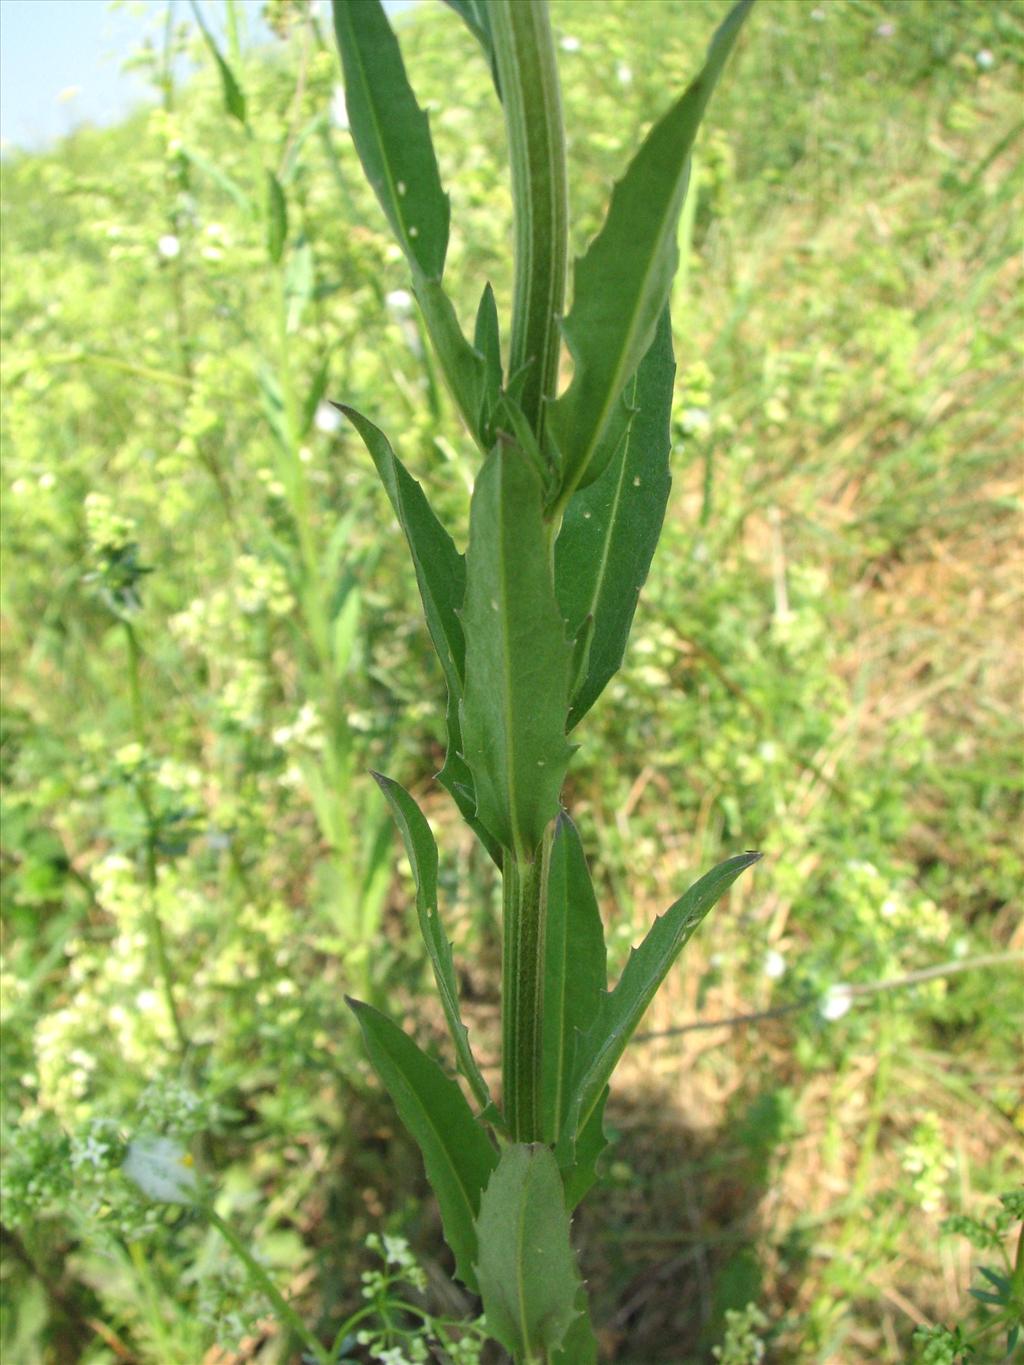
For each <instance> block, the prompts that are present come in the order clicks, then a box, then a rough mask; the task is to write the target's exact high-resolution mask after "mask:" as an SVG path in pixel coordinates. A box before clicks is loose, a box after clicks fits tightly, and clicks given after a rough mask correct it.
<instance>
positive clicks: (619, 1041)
mask: <svg viewBox="0 0 1024 1365" xmlns="http://www.w3.org/2000/svg"><path fill="white" fill-rule="evenodd" d="M760 857H761V855H760V853H740V854H737V856H736V857H734V858H727V859H726V861H725V862H724V863H719V864H718V866H717V867H715V868H713V869H712V870H711V871H710V872H708V873H706V874H705V875H704V876H703V877H701V879H700V880H699V881H697V882H695V883H694V884H693V886H691V887H690V889H689V891H687V892H686V893H685V894H684V895H682V896H680V898H679V900H677V901H676V902H675V904H674V905H672V906H670V908H669V909H668V910H666V911H665V913H664V914H663V915H659V917H658V918H657V919H656V920H655V921H654V923H653V924H652V925H651V928H650V930H649V931H648V934H647V937H646V938H645V939H644V941H643V942H642V943H641V944H640V946H639V948H634V949H633V951H632V952H631V953H630V955H629V960H628V961H627V963H626V967H625V970H624V971H623V973H622V976H621V977H620V978H619V981H618V984H617V985H616V987H615V989H614V990H613V991H612V992H611V993H610V994H606V995H604V996H602V998H601V1003H600V1006H599V1009H598V1013H597V1017H596V1019H595V1020H594V1023H593V1025H592V1026H591V1028H590V1029H589V1030H588V1032H587V1034H586V1035H585V1036H584V1037H583V1038H581V1039H580V1042H579V1045H578V1047H577V1049H576V1065H575V1067H574V1068H573V1080H572V1098H571V1103H570V1110H569V1116H568V1119H567V1121H566V1124H565V1128H564V1129H563V1140H562V1143H561V1151H560V1158H561V1159H562V1161H563V1165H564V1164H565V1158H566V1155H567V1153H568V1151H569V1150H570V1148H571V1144H572V1142H573V1139H574V1135H575V1134H576V1133H579V1132H580V1131H581V1130H582V1129H583V1128H584V1127H585V1125H586V1124H587V1122H588V1120H589V1119H590V1116H591V1114H592V1113H593V1111H594V1109H595V1108H596V1106H597V1105H598V1104H599V1103H600V1100H601V1096H602V1094H603V1093H604V1089H605V1086H606V1085H607V1084H608V1082H609V1081H610V1080H611V1077H612V1072H613V1071H614V1070H615V1067H616V1066H617V1065H618V1061H619V1058H620V1057H621V1056H622V1054H623V1052H624V1051H625V1048H626V1044H627V1043H628V1042H629V1040H630V1038H631V1037H632V1036H633V1033H634V1032H635V1030H636V1027H637V1025H638V1024H639V1022H640V1020H641V1019H642V1018H643V1016H644V1013H645V1012H646V1010H647V1006H648V1005H649V1004H650V1003H651V1001H652V1000H653V999H654V996H655V993H656V992H657V990H658V987H659V986H660V985H661V983H662V982H663V981H664V980H665V977H666V976H667V974H668V971H669V968H670V967H671V966H672V964H673V962H675V960H676V958H677V957H678V956H679V953H680V952H681V950H682V949H683V947H684V946H685V945H686V943H687V942H688V941H689V939H690V938H691V937H692V936H693V934H694V932H695V931H696V929H697V928H698V926H699V925H700V924H701V922H702V920H703V919H704V916H705V915H706V914H707V913H708V911H709V910H710V909H711V907H712V906H713V905H714V904H715V902H716V901H717V900H718V899H719V898H720V897H721V896H722V895H723V894H724V893H725V892H726V891H727V890H728V888H729V887H730V886H731V885H732V883H733V882H734V881H735V880H736V878H737V877H738V876H739V875H740V873H741V872H742V871H743V870H744V869H745V868H748V867H750V865H751V864H752V863H756V862H757V861H758V859H759V858H760Z"/></svg>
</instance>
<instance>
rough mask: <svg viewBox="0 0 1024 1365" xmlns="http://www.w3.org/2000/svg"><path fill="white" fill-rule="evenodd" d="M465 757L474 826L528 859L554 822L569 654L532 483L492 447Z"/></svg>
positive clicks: (478, 517) (485, 476)
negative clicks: (481, 826) (472, 796)
mask: <svg viewBox="0 0 1024 1365" xmlns="http://www.w3.org/2000/svg"><path fill="white" fill-rule="evenodd" d="M466 563H467V588H466V606H465V610H464V613H463V617H462V623H463V627H464V629H465V637H466V689H465V695H464V700H463V708H462V735H463V744H464V747H463V753H464V754H465V757H466V761H467V763H468V764H469V768H470V771H471V772H472V774H473V785H474V790H475V792H476V799H477V816H478V818H479V819H480V820H481V821H482V823H483V824H484V825H485V826H486V828H487V829H489V830H490V831H491V833H492V834H493V835H494V837H495V838H496V839H498V840H499V841H500V842H501V844H502V845H503V846H504V847H505V848H514V849H516V850H517V851H518V852H519V853H520V854H521V855H522V856H524V857H527V858H529V857H532V855H533V852H534V850H535V849H536V848H537V846H538V845H539V843H540V841H541V836H542V835H543V833H544V828H545V826H546V825H547V824H548V822H549V821H551V820H553V819H554V817H555V816H556V815H557V814H558V794H559V792H560V790H561V787H562V781H563V779H564V777H565V770H566V767H567V765H568V762H569V755H570V752H571V750H570V748H569V745H568V744H567V743H566V739H565V715H566V709H567V706H568V691H569V667H570V659H571V649H570V646H569V644H568V642H567V641H566V639H565V627H564V624H563V621H562V617H561V613H560V612H559V610H558V604H557V602H556V601H555V590H554V584H553V582H552V576H551V570H550V568H549V564H548V552H547V545H546V541H545V534H544V524H543V517H542V510H541V482H540V478H539V476H538V475H537V473H536V471H535V470H534V468H533V467H532V465H531V464H530V462H529V460H528V459H527V458H526V456H525V455H524V454H523V453H522V452H521V451H520V450H518V449H516V448H515V447H507V446H502V445H497V446H495V448H494V450H492V451H491V453H490V455H489V456H488V457H487V459H486V460H485V462H484V465H483V468H482V469H481V471H480V474H479V475H478V477H477V481H476V487H475V488H474V490H473V499H472V503H471V505H470V530H469V550H468V552H467V560H466Z"/></svg>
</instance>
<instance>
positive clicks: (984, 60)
mask: <svg viewBox="0 0 1024 1365" xmlns="http://www.w3.org/2000/svg"><path fill="white" fill-rule="evenodd" d="M974 60H975V61H976V62H977V63H978V65H979V66H980V67H981V69H982V71H991V70H992V68H993V67H994V66H995V64H996V59H995V53H993V52H990V51H989V50H988V48H987V47H983V48H982V49H981V51H980V52H979V53H978V54H977V56H976V57H975V58H974Z"/></svg>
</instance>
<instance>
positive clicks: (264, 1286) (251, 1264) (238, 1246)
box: [204, 1206, 332, 1365]
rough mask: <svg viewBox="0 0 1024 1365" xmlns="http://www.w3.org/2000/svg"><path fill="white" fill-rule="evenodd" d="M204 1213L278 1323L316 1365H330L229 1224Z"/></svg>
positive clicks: (327, 1354)
mask: <svg viewBox="0 0 1024 1365" xmlns="http://www.w3.org/2000/svg"><path fill="white" fill-rule="evenodd" d="M204 1212H205V1213H206V1216H207V1218H208V1219H209V1220H210V1224H211V1225H212V1226H213V1227H215V1228H216V1229H217V1231H218V1232H219V1233H220V1235H221V1236H222V1237H223V1238H224V1240H225V1242H227V1244H228V1246H229V1247H230V1248H231V1250H232V1251H233V1252H234V1253H235V1255H236V1256H237V1257H238V1259H239V1260H240V1261H241V1262H242V1264H243V1265H244V1266H245V1268H246V1269H247V1270H248V1272H249V1274H250V1275H251V1276H252V1278H253V1280H254V1281H255V1283H256V1284H257V1285H259V1287H260V1289H261V1290H262V1291H263V1293H264V1294H266V1296H267V1298H268V1299H269V1300H270V1302H271V1303H272V1304H273V1305H274V1309H275V1311H276V1312H277V1315H278V1317H279V1318H280V1319H281V1321H282V1322H286V1323H287V1324H288V1326H289V1327H290V1328H291V1329H292V1331H293V1332H294V1333H295V1335H296V1336H297V1337H298V1338H299V1340H300V1341H301V1342H302V1344H303V1345H304V1346H305V1347H306V1349H307V1350H308V1351H309V1352H310V1354H311V1355H312V1356H313V1357H314V1358H315V1359H316V1360H318V1361H319V1362H320V1365H331V1359H332V1357H331V1354H330V1352H329V1351H325V1350H324V1348H323V1346H321V1344H320V1342H319V1341H317V1339H316V1337H315V1336H314V1335H313V1333H312V1332H311V1331H310V1330H309V1328H308V1327H307V1326H306V1324H305V1323H304V1322H303V1321H302V1319H301V1318H300V1317H299V1315H298V1313H296V1311H295V1309H294V1308H293V1307H292V1306H291V1304H290V1303H289V1302H288V1300H287V1299H286V1298H285V1296H284V1295H283V1294H282V1293H281V1291H280V1289H278V1287H277V1285H276V1284H275V1283H274V1281H273V1280H272V1279H271V1278H270V1276H269V1275H268V1274H267V1272H266V1270H264V1268H263V1266H261V1265H260V1263H259V1261H257V1259H256V1257H255V1256H254V1255H253V1254H252V1252H251V1251H250V1250H249V1248H248V1247H247V1246H246V1245H245V1243H244V1242H243V1241H242V1239H241V1237H239V1235H238V1233H237V1232H236V1231H235V1230H234V1228H233V1227H232V1226H231V1224H230V1223H228V1222H225V1220H224V1219H223V1218H222V1217H221V1216H220V1214H219V1213H217V1211H216V1210H215V1209H213V1208H210V1207H209V1206H207V1207H206V1209H205V1210H204Z"/></svg>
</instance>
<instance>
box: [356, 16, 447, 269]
mask: <svg viewBox="0 0 1024 1365" xmlns="http://www.w3.org/2000/svg"><path fill="white" fill-rule="evenodd" d="M334 31H335V33H336V34H337V38H338V47H339V49H340V50H341V61H342V67H343V69H344V73H345V103H346V107H347V109H348V120H349V127H350V129H351V131H352V137H353V140H354V141H355V144H356V151H357V152H358V153H359V159H360V161H361V162H362V163H363V169H364V170H365V171H366V175H367V178H368V179H369V181H370V184H371V185H372V186H373V188H374V191H375V193H376V195H377V198H378V200H379V201H380V205H381V208H382V209H383V210H384V212H385V214H386V215H387V218H388V222H389V223H390V224H391V228H392V231H393V232H394V234H395V236H396V237H397V238H398V240H399V242H400V244H401V247H402V250H403V251H404V252H405V254H406V256H407V258H408V259H409V262H410V264H412V265H413V266H414V267H415V268H416V269H418V270H419V271H421V272H422V273H423V274H424V275H425V276H426V277H427V279H431V280H439V279H440V278H441V275H442V273H443V271H444V258H445V253H446V252H447V250H448V223H449V217H450V207H449V203H448V196H447V195H446V194H445V192H444V190H443V189H442V188H441V177H440V174H439V172H438V169H437V157H436V156H435V155H434V144H433V142H432V141H431V138H430V126H429V124H428V122H427V116H426V114H425V113H424V112H423V110H422V109H421V108H420V107H419V105H418V104H417V103H416V97H415V95H414V94H413V92H412V87H411V86H410V85H409V81H408V78H407V76H406V74H405V64H404V63H403V61H402V54H401V52H400V50H399V47H398V40H397V39H396V38H395V35H394V33H393V32H392V29H391V25H390V24H389V23H388V20H387V16H386V15H385V13H384V9H383V7H382V5H381V3H380V0H334Z"/></svg>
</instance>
